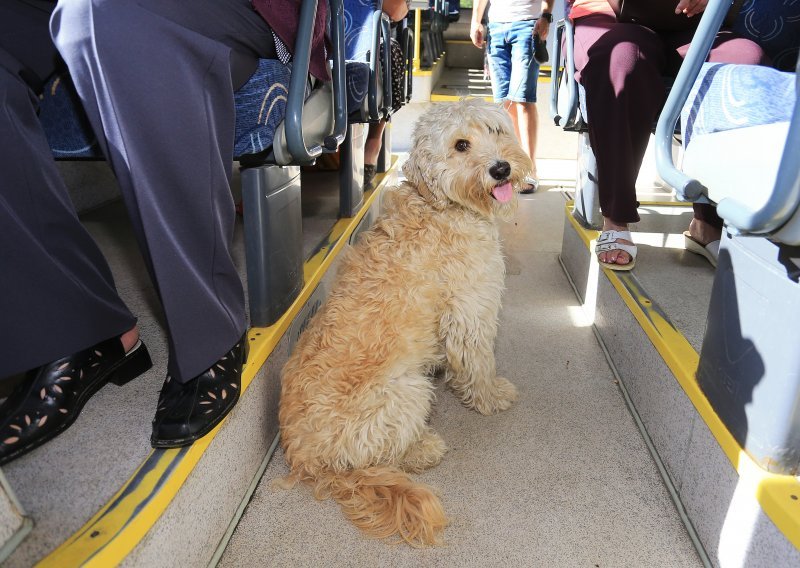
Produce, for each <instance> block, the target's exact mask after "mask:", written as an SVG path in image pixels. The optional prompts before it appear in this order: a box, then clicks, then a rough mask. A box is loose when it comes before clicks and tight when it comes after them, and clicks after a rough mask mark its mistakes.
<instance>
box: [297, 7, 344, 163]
mask: <svg viewBox="0 0 800 568" xmlns="http://www.w3.org/2000/svg"><path fill="white" fill-rule="evenodd" d="M321 1H323V2H325V1H327V0H321ZM341 2H342V0H330V4H331V8H332V9H331V12H332V14H338V17H335V18H334V21H336V20H339V19H341V18H342V10H343V8H342V7H341ZM317 3H318V0H304V2H302V4H301V7H300V21H299V24H298V30H297V40H296V42H295V52H294V56H293V58H292V61H293V65H292V76H291V79H290V80H289V94H288V96H287V101H286V118H285V119H284V124H285V130H286V132H285V134H286V145H287V147H288V150H289V153H290V154H291V156H292V162H293V163H297V164H310V163H312V162H313V161H314V160H315V159H316V158H317V157H318V156H319V155H320V154H322V151H323V146H322V144H323V143H324V142H325V141H326V140H328V141H329V139H330V138H331V137H332V136H333V137H336V138H338V135H339V133H340V132H339V129H341V132H344V131H345V130H346V128H347V121H346V118H345V119H342V118H340V116H339V114H338V113H336V117H335V118H334V120H333V122H334V126H333V129H334V132H333V133H330V132H329V133H328V134H326V135H325V136H324V137H323V138H322V139H321V140H314V141H312V142H311V146H308V145H306V142H305V140H304V139H303V107H304V104H305V92H306V88H305V87H306V80H307V78H308V70H309V61H310V58H311V38H312V36H313V32H314V20H315V19H316V13H317ZM337 27H338V26H336V25H334V26H333V33H335V34H337V37H336V38H335V41H338V42H341V41H343V40H342V39H341V37H342V35H343V34H342V30H341V29H339V30H338V31H337ZM333 56H334V59H333V61H334V64H333V66H334V69H333V78H334V80H335V81H336V83H339V82H341V83H340V85H334V94H333V99H334V103H333V104H334V105H335V107H336V108H335V109H334V110H336V109H339V108H341V109H343V110H342V112H343V113H345V114H346V107H347V101H346V99H345V98H344V97H343V96H342V94H343V93H344V55H343V50H334V54H333ZM337 93H338V94H337ZM337 98H339V99H340V100H338V101H337V100H336V99H337ZM337 119H338V122H339V124H336V122H337ZM342 139H344V134H342Z"/></svg>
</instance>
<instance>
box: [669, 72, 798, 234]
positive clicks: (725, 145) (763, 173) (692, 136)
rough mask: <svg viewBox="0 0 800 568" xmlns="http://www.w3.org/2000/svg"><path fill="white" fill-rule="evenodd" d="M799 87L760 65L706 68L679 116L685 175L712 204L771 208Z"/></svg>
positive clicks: (792, 79)
mask: <svg viewBox="0 0 800 568" xmlns="http://www.w3.org/2000/svg"><path fill="white" fill-rule="evenodd" d="M795 82H796V77H795V74H794V73H787V72H782V71H778V70H776V69H772V68H769V67H763V66H758V65H730V64H720V63H716V64H714V63H705V64H704V65H703V66H702V68H701V70H700V73H699V76H698V78H697V80H696V81H695V83H694V86H693V87H692V89H691V90H690V92H689V95H688V97H687V101H686V103H685V104H684V106H683V110H682V113H681V123H682V125H683V126H682V130H683V133H684V134H683V147H684V153H683V160H682V165H681V170H682V171H683V172H684V173H685V174H687V175H689V176H690V177H692V178H694V179H697V180H702V183H703V185H704V186H705V188H706V190H705V191H704V195H705V196H706V197H707V198H708V199H709V200H710V201H712V202H714V203H718V204H721V205H722V204H724V202H725V200H726V199H732V200H735V201H736V202H737V203H738V204H739V207H744V208H746V209H748V210H751V211H756V210H760V209H763V208H764V207H766V206H767V203H768V202H769V201H770V199H771V198H772V192H773V189H774V188H775V182H776V179H777V175H778V171H779V167H780V162H781V157H782V154H783V148H784V146H785V145H786V139H787V134H788V132H789V124H790V121H791V118H792V112H793V110H794V107H795V101H796V99H797V95H796V93H795ZM743 164H746V167H743ZM725 210H726V207H725V206H723V207H722V212H723V213H724V211H725ZM730 220H731V221H733V219H730ZM750 228H752V227H750ZM741 229H742V230H744V229H746V227H744V226H742V227H741ZM792 244H800V242H798V243H792Z"/></svg>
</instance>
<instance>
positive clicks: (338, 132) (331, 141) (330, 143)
mask: <svg viewBox="0 0 800 568" xmlns="http://www.w3.org/2000/svg"><path fill="white" fill-rule="evenodd" d="M330 6H331V43H332V44H333V112H334V126H333V134H331V135H329V136H326V137H325V142H324V146H325V150H327V151H329V152H335V151H336V149H337V148H338V147H339V145H340V144H341V143H342V142H344V139H345V136H346V135H347V83H346V77H345V70H346V69H345V61H344V52H345V47H344V35H345V34H344V1H343V0H330Z"/></svg>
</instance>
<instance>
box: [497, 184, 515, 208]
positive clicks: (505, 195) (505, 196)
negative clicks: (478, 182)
mask: <svg viewBox="0 0 800 568" xmlns="http://www.w3.org/2000/svg"><path fill="white" fill-rule="evenodd" d="M492 195H494V198H495V199H496V200H497V201H499V202H500V203H505V202H507V201H511V198H512V197H514V190H513V189H512V188H511V182H510V181H507V182H506V183H504V184H502V185H498V186H496V187H495V188H494V189H493V190H492Z"/></svg>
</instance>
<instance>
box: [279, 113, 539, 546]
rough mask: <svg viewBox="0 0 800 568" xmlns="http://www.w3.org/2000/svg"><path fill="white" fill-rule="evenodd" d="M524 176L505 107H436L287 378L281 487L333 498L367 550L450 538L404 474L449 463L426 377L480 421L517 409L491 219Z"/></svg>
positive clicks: (436, 507)
mask: <svg viewBox="0 0 800 568" xmlns="http://www.w3.org/2000/svg"><path fill="white" fill-rule="evenodd" d="M464 142H466V144H464ZM504 162H505V163H507V164H508V165H509V166H510V169H509V170H508V172H507V173H506V168H505V166H504V165H503V163H504ZM530 169H531V162H530V159H529V158H528V157H527V156H526V154H525V153H524V152H523V150H522V148H521V147H520V146H519V144H518V142H517V140H516V137H515V135H514V131H513V128H512V125H511V122H510V120H509V118H508V115H507V114H506V113H505V111H503V110H502V109H501V108H500V107H499V106H497V105H493V104H489V103H486V102H483V101H480V100H465V101H461V102H459V103H454V104H441V105H435V106H434V107H432V109H431V110H429V111H428V112H427V113H426V114H425V115H424V116H422V118H420V120H419V122H418V123H417V125H416V128H415V131H414V140H413V147H412V150H411V153H410V156H409V159H408V161H407V162H406V163H405V165H404V167H403V172H404V174H405V175H406V178H407V181H406V182H404V183H402V184H401V185H399V186H397V187H395V188H392V189H391V190H389V191H388V193H387V194H386V195H385V198H384V199H385V200H384V206H385V212H384V213H383V215H382V216H381V217H380V218H379V219H378V220H377V221H376V223H375V224H374V226H373V227H372V228H371V229H370V230H369V231H367V232H365V233H364V234H362V235H361V237H360V240H359V241H358V243H357V244H356V245H355V246H354V247H353V248H351V249H349V250H347V251H346V253H345V255H344V258H343V260H342V265H341V268H340V270H339V273H338V275H337V281H336V283H335V285H334V287H333V291H332V292H331V293H330V295H329V297H328V299H327V302H326V303H325V305H324V307H323V308H322V310H321V311H320V312H319V314H317V315H316V316H315V317H314V319H313V320H312V322H311V324H310V326H309V328H308V329H307V330H306V331H305V332H304V334H303V335H302V337H301V338H300V341H299V342H298V344H297V348H296V349H295V351H294V353H293V354H292V356H291V357H290V359H289V361H288V362H287V364H286V366H285V368H284V370H283V379H282V392H281V403H280V426H281V444H282V446H283V449H284V452H285V456H286V460H287V461H288V463H289V466H290V468H291V474H290V475H289V477H288V478H287V481H288V482H289V483H293V482H295V481H303V482H306V483H308V484H309V485H311V486H312V487H313V488H314V491H315V495H316V496H317V497H318V498H327V497H332V498H334V499H335V500H336V501H338V502H339V503H340V505H341V506H342V509H343V510H344V512H345V514H346V515H347V516H348V517H349V518H350V520H351V521H353V522H354V523H355V524H356V525H357V526H358V527H359V528H360V529H362V530H363V531H364V532H365V533H366V534H368V535H370V536H373V537H377V538H383V537H390V536H393V535H396V536H399V537H400V538H402V539H403V540H404V541H406V542H408V543H409V544H411V545H413V546H421V545H427V544H435V543H437V542H439V540H440V537H441V533H442V530H443V529H444V527H445V526H446V524H447V519H446V517H445V514H444V511H443V509H442V505H441V503H440V501H439V499H438V497H437V496H436V495H435V494H434V493H433V491H432V490H431V489H430V488H429V487H427V486H425V485H422V484H418V483H415V482H414V481H412V480H411V479H410V478H409V477H408V475H407V473H408V472H420V471H423V470H425V469H427V468H429V467H432V466H435V465H436V464H438V463H439V462H440V461H441V459H442V456H443V455H444V453H445V451H446V447H445V443H444V441H443V440H442V439H441V438H440V437H439V435H438V434H437V433H436V432H434V431H433V430H432V429H431V428H430V426H429V425H428V424H427V419H428V415H429V413H430V409H431V404H432V402H433V398H434V386H433V384H432V381H431V375H432V373H433V370H434V369H436V368H439V367H443V368H444V372H445V380H446V383H447V384H448V385H449V387H450V388H451V389H452V391H453V392H454V393H455V394H456V396H458V398H459V399H460V400H461V401H462V402H463V404H464V405H465V406H467V407H469V408H474V409H475V410H477V411H478V412H480V413H481V414H492V413H495V412H499V411H501V410H505V409H506V408H508V407H509V406H510V405H511V404H512V402H513V401H514V400H515V399H516V397H517V391H516V388H515V387H514V385H513V384H511V383H510V382H509V381H508V380H506V379H504V378H502V377H498V376H497V375H496V373H495V360H494V353H493V349H494V340H495V335H496V332H497V316H498V310H499V308H500V296H501V292H502V289H503V281H504V275H505V270H504V263H503V257H502V254H501V250H500V241H499V237H498V229H497V227H496V224H495V220H496V219H497V218H498V217H508V216H509V215H510V214H511V213H512V212H513V208H514V205H515V199H514V198H515V195H514V194H512V193H511V191H512V190H511V187H513V188H514V190H518V188H519V187H520V185H521V184H522V183H524V182H523V180H524V178H525V176H526V175H527V174H528V173H529V172H530ZM498 176H499V178H498ZM507 182H510V183H511V187H509V186H508V183H507ZM501 186H503V188H501V190H498V188H499V187H501ZM502 189H504V190H505V192H503V191H502ZM493 195H498V198H497V199H495V197H494V196H493Z"/></svg>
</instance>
